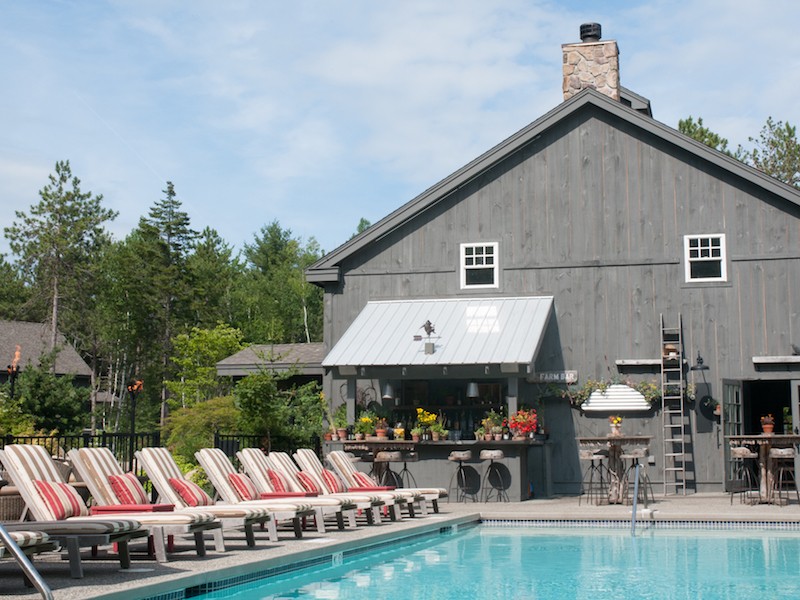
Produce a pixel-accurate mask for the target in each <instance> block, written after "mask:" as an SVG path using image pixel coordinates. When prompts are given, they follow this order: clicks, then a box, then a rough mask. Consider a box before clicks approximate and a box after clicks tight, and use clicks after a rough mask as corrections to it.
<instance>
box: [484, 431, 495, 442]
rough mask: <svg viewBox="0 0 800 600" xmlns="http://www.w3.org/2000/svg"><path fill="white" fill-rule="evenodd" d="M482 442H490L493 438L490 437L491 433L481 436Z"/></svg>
mask: <svg viewBox="0 0 800 600" xmlns="http://www.w3.org/2000/svg"><path fill="white" fill-rule="evenodd" d="M483 439H484V441H487V442H491V441H492V440H493V439H494V438H493V437H492V434H491V433H484V434H483Z"/></svg>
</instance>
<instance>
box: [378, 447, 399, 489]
mask: <svg viewBox="0 0 800 600" xmlns="http://www.w3.org/2000/svg"><path fill="white" fill-rule="evenodd" d="M400 462H403V453H402V452H399V451H397V450H382V451H381V452H378V453H376V454H375V471H376V473H378V475H379V477H380V479H379V482H380V485H390V486H394V487H402V485H403V481H402V479H401V478H400V475H399V474H398V473H395V472H394V471H392V463H400Z"/></svg>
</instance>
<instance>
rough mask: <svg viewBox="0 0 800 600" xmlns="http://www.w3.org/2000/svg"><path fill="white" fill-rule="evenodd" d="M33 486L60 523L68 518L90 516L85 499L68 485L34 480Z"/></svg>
mask: <svg viewBox="0 0 800 600" xmlns="http://www.w3.org/2000/svg"><path fill="white" fill-rule="evenodd" d="M33 485H34V486H35V487H36V491H37V492H39V496H41V498H42V501H43V502H44V503H45V504H46V505H47V508H48V509H49V510H50V512H52V513H53V516H54V517H55V518H56V519H58V520H59V521H60V520H61V519H66V518H68V517H85V516H87V515H88V514H89V510H88V509H87V508H86V503H85V502H84V501H83V498H81V496H80V494H79V493H78V492H77V490H76V489H75V488H74V487H72V486H71V485H69V484H68V483H62V482H60V481H42V480H40V479H34V480H33Z"/></svg>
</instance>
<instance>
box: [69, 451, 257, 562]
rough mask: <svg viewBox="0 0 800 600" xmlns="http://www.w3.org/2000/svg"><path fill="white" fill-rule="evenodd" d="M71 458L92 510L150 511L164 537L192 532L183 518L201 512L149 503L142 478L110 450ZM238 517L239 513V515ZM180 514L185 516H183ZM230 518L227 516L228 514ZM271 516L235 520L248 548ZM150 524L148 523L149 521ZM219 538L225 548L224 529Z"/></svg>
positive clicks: (76, 453) (71, 454) (71, 453)
mask: <svg viewBox="0 0 800 600" xmlns="http://www.w3.org/2000/svg"><path fill="white" fill-rule="evenodd" d="M68 457H69V459H70V460H71V461H72V467H73V468H74V469H75V472H76V474H77V476H78V477H79V478H80V479H81V480H82V481H83V482H84V483H86V487H87V488H89V492H90V493H91V495H92V498H94V502H95V506H93V507H92V511H93V512H96V513H103V514H118V513H121V512H138V511H142V512H147V513H151V514H152V517H146V519H152V520H153V521H159V522H161V527H162V532H163V534H164V535H181V534H186V533H188V532H187V531H181V530H184V529H186V525H185V523H181V519H183V518H186V517H189V518H191V517H193V516H194V515H195V514H196V513H197V512H198V511H197V510H184V509H180V508H179V510H177V511H176V510H175V505H174V504H153V503H151V502H149V501H148V499H147V494H146V493H145V491H144V488H143V487H142V485H141V483H139V480H138V478H137V477H136V476H135V475H134V474H133V473H125V472H124V471H123V470H122V467H120V465H119V463H118V462H117V459H116V458H115V457H114V454H113V453H112V452H111V450H109V449H108V448H74V449H72V450H70V451H69V454H68ZM200 512H204V513H208V514H212V515H214V517H215V518H217V517H219V516H220V515H219V514H217V513H215V512H214V511H211V510H201V511H200ZM237 514H238V513H237ZM180 515H185V516H184V517H181V516H180ZM226 516H227V515H226ZM269 518H270V517H269V515H268V514H267V513H265V512H263V511H261V512H257V513H255V514H253V515H252V518H244V517H241V516H240V518H238V519H236V520H235V521H234V525H235V526H241V527H242V528H244V531H245V539H246V542H247V546H248V547H251V548H252V547H254V546H255V545H256V541H255V534H254V532H253V527H254V525H256V524H258V525H260V524H261V523H265V522H267V521H269ZM170 519H173V520H175V519H177V523H174V524H173V526H170V525H169V520H170ZM219 521H220V523H221V526H222V527H225V526H226V525H229V523H227V522H226V521H225V520H223V519H222V518H220V519H219ZM145 522H146V523H147V524H149V523H148V522H147V521H145ZM215 535H216V536H217V538H218V539H216V542H217V547H218V548H223V549H224V539H223V534H222V530H221V529H217V531H216V532H215Z"/></svg>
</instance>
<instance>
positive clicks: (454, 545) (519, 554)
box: [197, 527, 800, 600]
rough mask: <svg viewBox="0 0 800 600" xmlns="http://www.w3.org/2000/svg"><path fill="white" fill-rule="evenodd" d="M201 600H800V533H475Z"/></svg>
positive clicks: (464, 532)
mask: <svg viewBox="0 0 800 600" xmlns="http://www.w3.org/2000/svg"><path fill="white" fill-rule="evenodd" d="M197 598H227V599H231V600H233V599H235V600H251V599H256V598H258V599H276V600H277V599H289V598H291V599H295V600H296V599H347V600H351V599H354V600H358V599H369V600H378V599H381V598H401V599H416V598H424V599H453V600H455V599H458V600H462V599H465V598H470V599H471V598H481V599H485V600H492V599H500V598H502V599H507V598H531V599H548V600H550V599H552V600H562V599H563V600H566V599H570V600H572V599H583V598H585V599H593V600H594V599H599V598H610V599H614V600H633V599H636V600H639V599H648V598H653V599H656V598H657V599H659V600H663V599H678V598H680V599H684V598H685V599H692V600H694V599H703V600H715V599H721V598H725V599H737V598H748V599H757V598H770V599H779V598H792V599H797V598H800V536H799V535H798V534H797V533H788V532H779V531H753V530H749V531H689V530H671V531H663V530H658V531H642V532H637V535H636V536H635V537H632V536H631V534H630V531H624V530H591V531H587V530H574V529H573V530H570V529H547V528H525V529H522V528H514V527H507V528H505V527H491V528H488V527H473V528H470V529H467V530H461V531H459V532H457V533H454V534H451V535H439V536H435V537H430V538H423V539H421V540H419V541H416V542H414V543H412V544H409V545H406V546H403V547H394V548H392V549H390V550H387V551H381V552H375V553H372V554H369V555H367V556H360V557H358V558H355V559H347V560H345V561H343V562H342V564H339V565H336V566H325V567H314V568H310V569H305V570H302V571H297V572H294V573H290V574H286V575H282V576H281V577H280V581H270V580H264V581H257V582H254V583H250V584H246V585H244V586H240V587H235V588H229V589H226V590H219V591H216V592H214V593H211V594H207V595H205V596H197Z"/></svg>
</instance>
